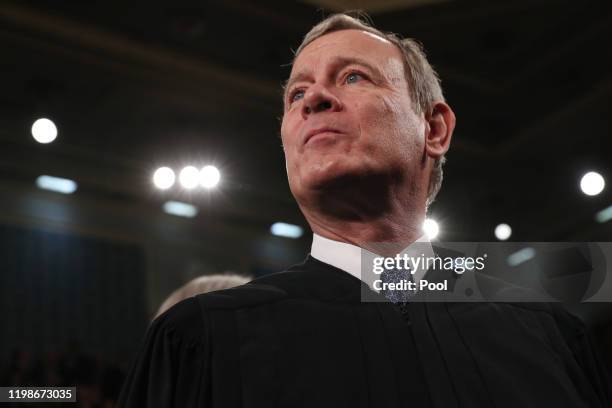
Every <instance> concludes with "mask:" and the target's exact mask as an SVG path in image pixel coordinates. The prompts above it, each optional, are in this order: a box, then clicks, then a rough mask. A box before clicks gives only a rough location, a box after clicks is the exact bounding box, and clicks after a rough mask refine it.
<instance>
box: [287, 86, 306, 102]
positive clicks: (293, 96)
mask: <svg viewBox="0 0 612 408" xmlns="http://www.w3.org/2000/svg"><path fill="white" fill-rule="evenodd" d="M303 97H304V91H303V90H301V89H298V90H297V91H294V92H293V93H292V94H291V97H290V98H289V101H290V102H295V101H297V100H299V99H302V98H303Z"/></svg>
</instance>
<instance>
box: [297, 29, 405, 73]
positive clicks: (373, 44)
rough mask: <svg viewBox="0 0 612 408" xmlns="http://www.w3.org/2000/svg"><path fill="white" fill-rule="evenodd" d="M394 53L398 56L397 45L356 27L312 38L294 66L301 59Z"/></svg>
mask: <svg viewBox="0 0 612 408" xmlns="http://www.w3.org/2000/svg"><path fill="white" fill-rule="evenodd" d="M393 54H395V56H398V57H399V50H398V49H397V47H396V46H395V45H394V44H393V43H392V42H391V41H389V40H387V39H386V38H383V37H380V36H378V35H376V34H374V33H370V32H367V31H363V30H358V29H346V30H339V31H333V32H331V33H327V34H324V35H322V36H321V37H319V38H317V39H315V40H313V41H312V42H311V43H310V44H308V45H307V46H306V47H304V49H303V50H302V51H301V52H300V54H298V56H297V57H296V59H295V61H294V64H293V65H294V67H295V66H296V65H300V64H301V62H302V60H312V59H318V58H321V57H325V56H327V57H335V56H351V55H359V56H362V57H363V56H368V55H372V56H373V57H376V56H386V57H387V58H388V57H390V56H392V55H393Z"/></svg>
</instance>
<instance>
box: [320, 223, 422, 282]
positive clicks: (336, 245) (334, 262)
mask: <svg viewBox="0 0 612 408" xmlns="http://www.w3.org/2000/svg"><path fill="white" fill-rule="evenodd" d="M415 242H421V243H425V245H424V248H423V245H419V249H420V251H419V252H423V251H424V250H425V251H424V252H425V255H427V256H432V255H433V248H432V247H431V242H430V241H429V239H428V238H427V236H426V235H425V234H423V235H421V236H420V237H419V239H417V240H416V241H415ZM411 249H412V250H413V251H411ZM414 249H415V248H414V243H412V244H410V245H408V246H407V247H406V248H405V249H404V250H403V251H402V252H401V253H400V254H404V253H411V252H414ZM362 251H366V252H367V253H368V254H371V255H372V256H376V255H374V254H372V253H371V252H369V251H367V250H366V249H362V248H360V247H358V246H356V245H353V244H348V243H346V242H339V241H334V240H331V239H328V238H325V237H322V236H320V235H317V234H313V237H312V248H311V250H310V255H311V256H312V257H313V258H315V259H318V260H319V261H321V262H325V263H326V264H329V265H331V266H335V267H336V268H338V269H341V270H343V271H345V272H348V273H350V274H351V275H353V276H355V277H356V278H357V279H360V280H362V281H364V282H366V283H367V284H368V286H371V282H367V281H366V280H365V279H362V274H361V259H362V255H363V254H362ZM426 272H427V271H425V270H417V271H416V272H415V274H414V280H415V282H418V281H419V280H420V279H423V277H424V276H425V273H426Z"/></svg>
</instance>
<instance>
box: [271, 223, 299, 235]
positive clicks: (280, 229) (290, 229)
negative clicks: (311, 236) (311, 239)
mask: <svg viewBox="0 0 612 408" xmlns="http://www.w3.org/2000/svg"><path fill="white" fill-rule="evenodd" d="M270 232H271V233H272V235H276V236H278V237H285V238H293V239H297V238H299V237H301V236H302V234H303V233H304V230H303V229H302V227H300V226H299V225H293V224H287V223H284V222H275V223H274V224H272V226H271V227H270Z"/></svg>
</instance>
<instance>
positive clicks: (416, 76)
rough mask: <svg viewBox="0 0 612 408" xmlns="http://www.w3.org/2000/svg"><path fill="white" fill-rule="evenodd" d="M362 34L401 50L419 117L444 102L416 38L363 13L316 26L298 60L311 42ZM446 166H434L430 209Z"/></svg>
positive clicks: (339, 16) (440, 163)
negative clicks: (384, 27) (386, 28)
mask: <svg viewBox="0 0 612 408" xmlns="http://www.w3.org/2000/svg"><path fill="white" fill-rule="evenodd" d="M351 29H354V30H361V31H365V32H368V33H371V34H374V35H376V36H378V37H380V38H383V39H385V40H387V41H389V42H391V43H393V44H395V46H397V48H398V49H399V50H400V51H401V53H402V55H403V57H404V60H403V62H404V71H405V73H406V82H407V83H408V92H409V94H410V98H411V100H412V102H413V103H414V105H415V107H416V111H417V113H423V114H429V113H431V111H432V109H433V106H434V104H435V103H436V102H439V101H442V102H444V95H443V94H442V87H441V86H440V79H439V77H438V74H437V73H436V71H435V70H434V69H433V67H432V66H431V65H430V64H429V61H427V57H426V56H425V52H424V50H423V47H422V46H421V44H420V43H418V42H417V41H416V40H414V39H412V38H401V37H400V36H398V35H397V34H394V33H388V32H382V31H380V30H378V29H376V28H374V27H373V26H372V25H371V23H370V22H369V21H368V20H367V16H366V15H365V14H363V13H359V14H358V15H357V16H356V17H353V16H351V15H349V14H334V15H331V16H329V17H327V18H326V19H324V20H323V21H321V22H320V23H319V24H317V25H316V26H314V27H313V28H312V29H311V30H310V31H309V32H308V33H307V34H306V36H304V40H302V44H300V46H299V47H298V49H297V51H296V52H295V56H294V62H295V58H297V56H298V55H299V54H300V52H302V50H303V49H304V48H305V47H306V46H307V45H308V44H310V43H311V42H313V41H314V40H316V39H317V38H319V37H322V36H324V35H325V34H329V33H332V32H334V31H340V30H351ZM445 162H446V158H445V157H444V156H440V157H439V158H437V159H436V161H435V162H434V166H433V169H432V172H431V175H430V178H429V186H428V189H427V205H429V204H431V203H432V202H433V201H434V199H435V198H436V195H437V194H438V192H439V191H440V187H441V186H442V176H443V174H442V166H443V165H444V163H445Z"/></svg>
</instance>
